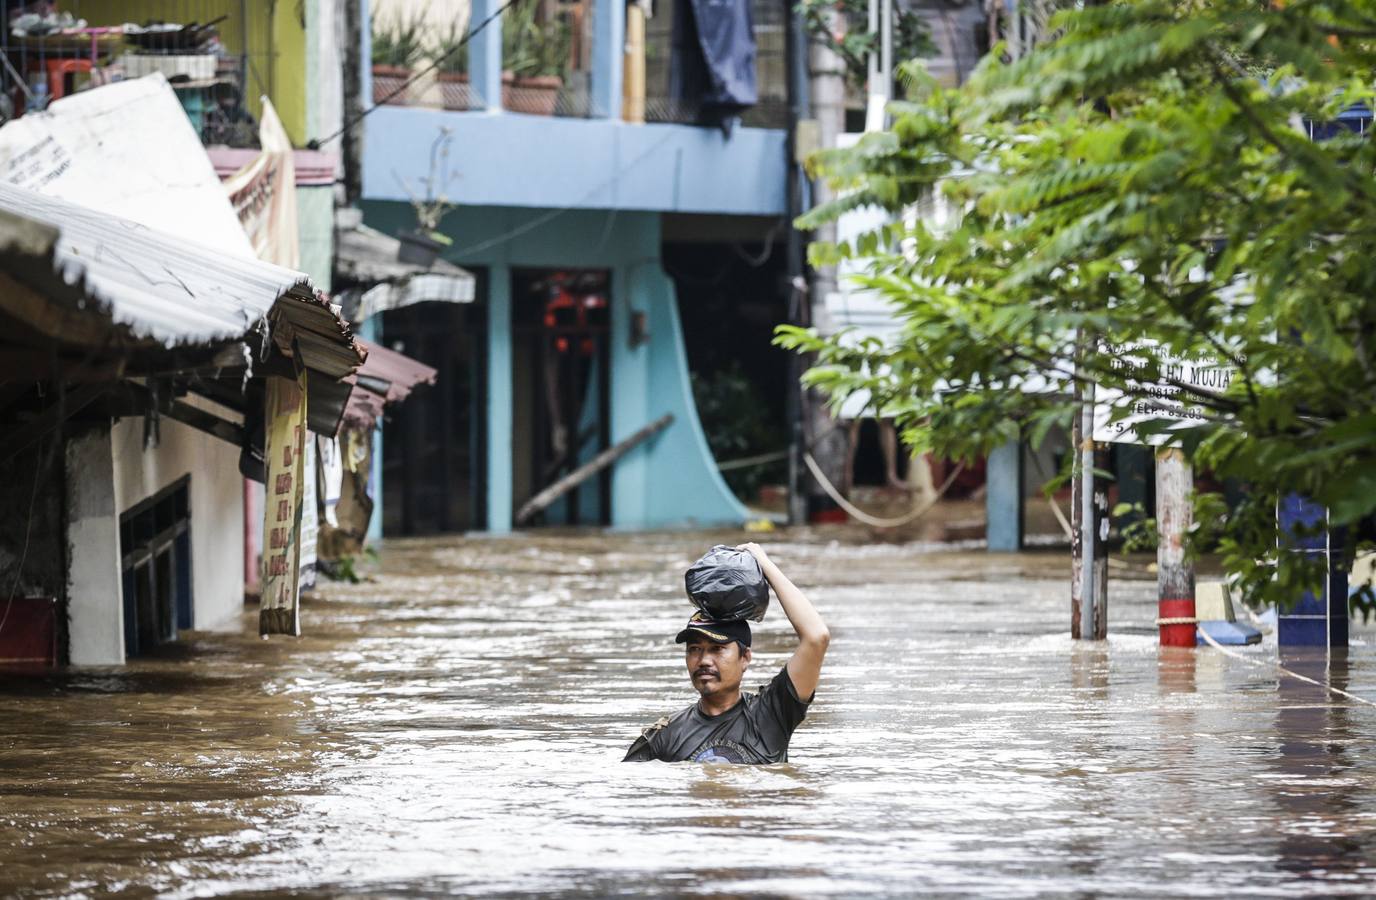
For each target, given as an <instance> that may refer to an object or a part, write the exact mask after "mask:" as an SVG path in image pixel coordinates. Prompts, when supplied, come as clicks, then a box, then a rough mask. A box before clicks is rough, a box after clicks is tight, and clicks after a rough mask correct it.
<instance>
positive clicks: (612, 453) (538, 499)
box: [516, 413, 674, 525]
mask: <svg viewBox="0 0 1376 900" xmlns="http://www.w3.org/2000/svg"><path fill="white" fill-rule="evenodd" d="M673 421H674V414H673V413H665V414H664V415H662V416H660V417H659V418H658V419H655V420H654V421H653V422H651V423H650V424H649V425H646V426H645V427H644V428H642V429H640V430H639V431H637V432H636V433H635V434H633V435H631V436H630V437H628V438H626V439H625V440H623V441H621V442H620V443H618V444H616V445H615V446H612V447H608V448H607V449H606V450H603V451H602V452H601V453H599V454H597V456H595V457H593V458H592V459H591V460H589V461H588V462H586V463H584V464H583V465H581V466H579V467H578V468H576V469H574V470H573V471H572V472H570V473H569V474H567V475H565V476H564V477H563V478H560V479H559V480H558V481H556V482H555V483H554V484H552V485H550V486H549V487H547V488H545V489H544V490H543V491H541V492H540V493H538V494H536V495H535V496H534V497H531V498H530V499H529V500H527V501H526V503H525V505H524V506H522V507H521V508H520V510H519V511H518V512H517V513H516V524H517V525H524V524H525V523H526V522H527V521H528V520H529V519H530V518H531V517H533V516H534V515H535V514H536V513H538V512H539V511H540V510H542V509H545V508H546V507H548V506H549V505H550V504H551V503H553V502H554V501H555V500H558V499H559V498H560V497H562V496H564V495H565V494H567V493H568V492H569V491H571V490H573V489H574V488H576V487H578V485H580V484H582V483H583V482H585V481H587V480H588V479H589V478H591V477H592V476H594V475H596V474H597V473H598V472H601V471H602V470H603V469H605V468H607V467H608V466H610V465H611V464H612V463H614V462H616V461H617V460H618V459H620V458H621V457H623V456H625V455H626V454H627V453H629V452H631V451H632V450H634V449H635V448H636V447H638V446H639V445H641V444H643V443H644V442H645V441H647V440H649V439H650V438H652V437H654V436H655V435H656V434H659V433H660V432H661V431H663V430H664V429H666V428H668V427H669V426H670V425H671V424H673Z"/></svg>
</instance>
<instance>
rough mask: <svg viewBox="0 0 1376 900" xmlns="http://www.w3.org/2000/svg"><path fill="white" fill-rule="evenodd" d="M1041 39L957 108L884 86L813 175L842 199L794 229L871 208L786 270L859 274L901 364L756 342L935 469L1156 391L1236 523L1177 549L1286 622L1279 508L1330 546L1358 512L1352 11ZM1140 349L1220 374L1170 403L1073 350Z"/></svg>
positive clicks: (1372, 480) (1066, 26)
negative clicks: (850, 235)
mask: <svg viewBox="0 0 1376 900" xmlns="http://www.w3.org/2000/svg"><path fill="white" fill-rule="evenodd" d="M1051 24H1052V28H1053V34H1054V38H1053V39H1052V40H1050V41H1049V42H1048V43H1046V44H1044V45H1042V46H1040V47H1038V48H1037V49H1035V50H1034V51H1032V52H1031V53H1029V54H1027V55H1025V56H1023V57H1022V58H1020V59H1018V60H1016V61H1013V62H1007V61H1004V60H1001V59H1000V58H999V56H998V54H997V52H996V53H995V54H991V56H990V57H989V58H987V59H986V60H985V61H984V63H983V64H982V65H981V67H980V68H979V70H978V71H977V72H976V73H975V75H974V76H973V77H972V78H971V79H970V80H969V81H968V82H967V84H966V85H964V86H963V87H961V88H959V89H951V90H947V89H942V88H940V87H939V86H937V85H936V84H935V83H933V82H932V81H931V80H930V79H929V78H927V77H925V75H924V74H923V72H922V70H921V67H920V65H918V64H916V63H913V64H909V65H907V66H905V69H904V73H905V76H906V78H907V79H908V84H909V97H908V99H906V100H905V101H904V102H900V103H895V104H893V106H892V113H893V120H894V121H893V126H892V128H890V129H889V130H888V131H885V132H883V133H877V134H872V135H869V136H867V137H866V138H865V139H864V140H862V141H861V142H860V144H859V146H857V147H856V148H854V149H853V150H851V151H845V152H839V151H838V152H829V153H825V154H822V155H820V156H819V157H818V158H817V159H815V160H814V161H813V165H814V170H815V172H816V173H817V174H818V175H820V176H821V177H825V178H827V179H829V180H830V181H831V182H832V184H833V185H834V187H835V188H836V189H837V191H838V197H839V199H837V200H836V201H835V202H833V203H830V204H828V205H827V206H825V207H822V208H818V209H816V210H814V211H812V212H811V213H809V214H808V215H806V216H804V217H803V218H802V219H800V221H799V223H798V224H799V226H800V227H804V228H807V227H812V226H815V225H816V224H817V223H819V222H822V221H824V220H826V219H827V218H829V217H833V216H835V215H837V214H839V213H840V212H842V211H844V210H846V209H849V208H855V207H859V206H864V205H869V204H877V205H879V206H882V207H885V208H887V209H889V210H891V211H893V213H894V216H893V224H891V225H889V226H886V227H885V228H883V229H880V230H879V231H877V232H875V233H872V234H868V235H866V236H864V237H863V238H861V239H859V240H857V241H855V242H853V244H851V245H843V246H824V245H813V247H812V248H811V249H810V254H811V256H812V259H813V261H814V263H815V264H823V263H831V262H835V261H837V260H838V259H841V258H845V257H850V258H852V259H860V260H865V261H866V262H867V266H868V268H867V271H868V274H867V275H865V276H863V277H862V278H860V279H859V281H860V282H862V283H863V285H864V286H866V287H869V288H872V289H874V290H876V291H879V292H881V293H882V294H883V295H884V296H885V297H887V298H888V299H889V300H890V301H891V302H892V304H893V305H894V307H895V310H896V313H897V315H898V316H899V317H900V319H901V320H902V322H903V323H904V328H903V338H902V340H901V342H899V343H897V344H896V345H893V346H884V345H881V344H880V343H878V342H876V341H873V340H871V341H863V342H855V341H847V340H846V339H844V337H843V338H841V339H831V340H826V339H823V338H820V337H819V336H818V335H817V334H816V333H815V332H814V331H810V330H801V329H796V328H783V329H781V330H780V334H779V336H778V338H777V341H778V342H779V343H780V344H782V345H784V346H787V347H791V348H794V349H796V350H799V351H801V352H807V353H810V354H815V361H816V364H815V366H814V367H813V368H812V369H811V370H810V371H809V373H808V374H807V376H806V377H807V380H808V381H809V382H810V383H812V384H814V385H817V386H819V387H821V388H823V389H825V390H826V391H828V392H829V393H830V394H831V396H832V397H833V398H834V399H838V400H839V399H840V398H842V397H844V396H846V395H848V394H850V393H851V392H853V391H856V390H867V391H870V392H871V394H872V396H873V397H874V398H875V402H876V403H878V404H880V405H882V406H883V407H884V408H885V409H886V412H887V413H888V414H892V415H896V416H897V417H898V418H899V420H900V422H901V424H902V425H903V427H904V437H905V439H906V440H907V441H908V442H909V443H910V444H912V445H913V446H914V447H916V448H917V449H919V450H924V451H933V452H935V453H937V454H938V455H941V456H958V457H967V458H968V457H971V456H975V455H978V454H981V453H984V452H986V451H987V450H988V449H989V448H991V447H992V446H994V445H995V444H997V443H999V442H1001V441H1004V440H1006V439H1008V437H1009V436H1011V435H1012V434H1014V433H1015V432H1016V431H1017V430H1018V429H1021V431H1022V433H1023V434H1024V435H1027V436H1030V438H1031V439H1032V440H1033V441H1034V442H1035V441H1038V440H1040V439H1041V438H1043V437H1044V436H1045V435H1046V433H1047V431H1048V429H1050V428H1051V427H1052V426H1054V425H1061V426H1068V424H1069V422H1070V420H1071V416H1072V415H1073V414H1074V412H1075V405H1074V402H1073V400H1072V399H1071V392H1072V387H1073V385H1074V383H1075V382H1076V381H1077V380H1078V381H1081V382H1083V383H1089V382H1093V383H1095V384H1098V385H1100V386H1104V387H1111V388H1113V387H1116V388H1129V389H1130V388H1133V387H1135V386H1140V384H1142V383H1146V384H1147V385H1149V386H1154V387H1155V388H1157V389H1159V390H1162V391H1172V390H1174V391H1178V392H1179V393H1178V395H1177V396H1178V397H1179V398H1180V399H1182V400H1185V401H1187V402H1188V403H1189V404H1191V405H1193V406H1195V407H1197V408H1198V409H1199V410H1200V411H1201V413H1202V415H1203V419H1202V420H1201V421H1200V422H1199V424H1198V425H1197V426H1195V427H1192V428H1190V429H1189V430H1188V432H1187V433H1185V434H1184V435H1183V442H1184V448H1185V451H1186V453H1187V455H1189V456H1190V457H1191V458H1192V460H1193V461H1194V463H1195V464H1196V465H1197V466H1200V467H1203V468H1206V469H1209V470H1212V471H1213V472H1214V473H1215V474H1216V475H1218V476H1221V477H1232V478H1238V479H1240V480H1242V481H1244V482H1245V483H1246V484H1247V485H1248V487H1249V491H1248V493H1247V497H1246V499H1245V500H1244V501H1243V503H1242V505H1241V506H1240V507H1238V508H1236V509H1233V510H1228V509H1227V508H1226V507H1225V506H1224V505H1223V503H1222V501H1221V498H1219V497H1216V496H1209V495H1202V496H1199V497H1197V499H1196V507H1197V508H1196V513H1197V515H1196V518H1197V521H1198V522H1199V526H1198V530H1197V533H1196V535H1195V537H1196V545H1199V544H1201V543H1202V542H1203V541H1205V540H1207V541H1208V542H1210V544H1211V545H1213V546H1217V547H1218V548H1219V549H1220V551H1221V552H1222V554H1223V556H1224V562H1225V564H1226V565H1227V566H1228V568H1229V570H1230V571H1232V572H1234V573H1237V574H1238V575H1239V576H1240V577H1241V586H1242V588H1243V591H1244V594H1245V596H1246V597H1247V599H1248V600H1249V601H1251V602H1254V603H1256V602H1268V601H1279V602H1281V603H1289V602H1291V601H1293V599H1294V598H1295V597H1297V596H1298V591H1299V590H1300V589H1301V588H1303V587H1305V586H1310V585H1313V584H1315V583H1316V572H1315V571H1314V570H1313V569H1312V568H1307V567H1305V566H1303V565H1300V564H1290V563H1289V560H1290V559H1291V557H1290V556H1289V555H1286V556H1285V557H1284V559H1285V560H1287V564H1286V565H1283V566H1280V567H1279V568H1277V567H1276V565H1275V562H1276V559H1277V554H1276V552H1275V548H1276V546H1277V540H1278V538H1279V537H1280V535H1278V534H1277V528H1276V523H1275V503H1276V500H1277V497H1279V496H1282V495H1283V494H1285V493H1288V492H1292V491H1293V492H1300V493H1303V494H1306V495H1309V496H1311V497H1313V498H1314V499H1316V500H1318V501H1320V502H1322V503H1324V504H1326V505H1327V506H1328V507H1329V509H1330V510H1331V516H1332V522H1333V524H1334V525H1338V526H1349V527H1356V526H1359V525H1360V524H1361V523H1362V521H1363V519H1366V518H1368V517H1370V516H1371V515H1372V513H1373V512H1374V511H1376V359H1373V352H1374V348H1373V342H1376V265H1374V264H1373V251H1376V180H1373V176H1372V173H1373V169H1374V168H1376V146H1373V144H1372V142H1371V141H1370V140H1368V139H1366V138H1365V137H1363V136H1361V135H1359V134H1355V133H1352V132H1350V131H1347V130H1345V129H1341V128H1331V127H1329V126H1330V125H1331V123H1335V122H1336V121H1337V120H1338V117H1339V116H1340V115H1341V114H1343V113H1344V112H1350V111H1352V110H1354V109H1362V108H1365V109H1370V108H1372V105H1373V80H1372V79H1373V73H1374V72H1376V4H1373V3H1370V2H1341V0H1332V2H1326V0H1316V2H1304V3H1294V4H1291V5H1283V4H1281V3H1280V2H1275V3H1273V4H1267V3H1264V2H1255V0H1217V2H1210V3H1171V2H1159V0H1147V2H1122V3H1118V4H1114V5H1110V6H1100V7H1088V8H1083V9H1079V10H1068V11H1065V12H1062V13H1060V14H1058V15H1057V17H1056V18H1055V19H1054V20H1053V22H1052V23H1051ZM1326 123H1328V124H1326ZM1315 128H1319V129H1321V130H1326V131H1331V132H1333V133H1332V134H1331V135H1330V134H1324V135H1316V134H1314V133H1313V130H1314V129H1315ZM1316 137H1323V138H1324V139H1321V140H1318V139H1316ZM935 195H939V196H940V197H941V198H942V199H943V200H944V201H945V202H946V203H947V204H948V205H949V206H950V207H951V208H953V209H954V210H956V211H957V213H958V215H957V216H956V217H955V221H954V222H952V223H951V224H949V225H946V226H945V227H941V228H938V227H936V226H935V225H933V224H932V222H931V221H929V219H928V218H926V217H924V216H922V215H920V214H916V213H914V210H920V209H922V207H923V204H924V203H926V202H928V201H930V199H931V198H932V197H933V196H935ZM1142 339H1151V340H1155V341H1159V342H1160V345H1161V347H1162V348H1163V349H1164V350H1165V351H1168V352H1169V353H1171V354H1173V355H1175V356H1176V357H1178V358H1184V359H1201V358H1208V357H1212V358H1217V359H1221V360H1226V361H1227V364H1228V365H1231V366H1232V367H1233V368H1234V370H1235V373H1236V374H1235V377H1234V378H1233V379H1232V381H1231V383H1230V384H1229V385H1228V386H1227V387H1226V388H1224V389H1219V390H1211V389H1192V388H1191V387H1190V386H1189V385H1188V384H1185V383H1183V382H1182V380H1181V379H1178V378H1175V377H1173V373H1172V372H1171V371H1170V370H1169V369H1167V368H1165V367H1162V366H1155V365H1150V366H1148V367H1147V371H1139V372H1132V371H1130V370H1128V369H1124V368H1122V367H1115V365H1114V362H1115V356H1114V354H1112V353H1105V352H1100V351H1099V350H1098V349H1097V348H1098V347H1099V346H1100V345H1101V344H1108V345H1121V344H1129V343H1132V342H1136V341H1140V340H1142ZM1166 424H1167V423H1166V422H1165V421H1159V422H1158V423H1157V426H1156V427H1161V428H1164V427H1165V426H1166ZM1348 550H1349V555H1350V554H1351V551H1352V542H1349V547H1348ZM1370 599H1371V598H1369V597H1368V598H1365V602H1366V603H1368V604H1369V602H1370Z"/></svg>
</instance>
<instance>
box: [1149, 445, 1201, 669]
mask: <svg viewBox="0 0 1376 900" xmlns="http://www.w3.org/2000/svg"><path fill="white" fill-rule="evenodd" d="M1193 489H1194V472H1193V471H1192V469H1191V467H1190V464H1189V462H1188V461H1187V460H1186V459H1185V454H1184V453H1182V452H1180V451H1179V450H1176V449H1173V448H1166V449H1163V450H1161V451H1160V452H1159V453H1157V454H1156V531H1157V535H1158V540H1157V544H1156V598H1157V616H1158V618H1157V625H1158V626H1159V628H1160V630H1161V646H1163V647H1193V646H1195V643H1196V639H1195V626H1196V624H1197V620H1196V618H1195V608H1194V566H1193V565H1191V564H1190V563H1189V562H1188V561H1186V559H1185V536H1186V535H1187V534H1189V531H1190V524H1191V519H1192V513H1191V510H1190V491H1191V490H1193Z"/></svg>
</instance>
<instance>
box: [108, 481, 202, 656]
mask: <svg viewBox="0 0 1376 900" xmlns="http://www.w3.org/2000/svg"><path fill="white" fill-rule="evenodd" d="M190 485H191V479H190V476H187V477H185V478H182V479H181V480H180V481H178V482H177V483H176V484H173V485H171V486H169V487H167V488H164V489H163V490H161V491H159V492H158V493H156V494H154V495H153V496H152V497H149V498H148V499H147V500H144V501H143V502H142V503H139V504H138V505H136V506H134V507H133V508H132V509H130V510H129V511H127V512H125V513H124V514H123V515H121V516H120V517H119V547H120V559H121V568H122V569H123V572H122V579H121V580H122V583H123V589H124V653H125V655H126V656H131V657H132V656H138V655H139V654H142V653H148V652H149V651H150V650H152V649H154V648H155V647H157V646H158V645H159V644H165V643H167V642H168V641H174V640H176V639H177V632H178V631H180V630H182V629H185V628H192V627H195V622H194V621H193V611H194V608H195V607H194V604H193V602H192V596H191V505H190Z"/></svg>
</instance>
